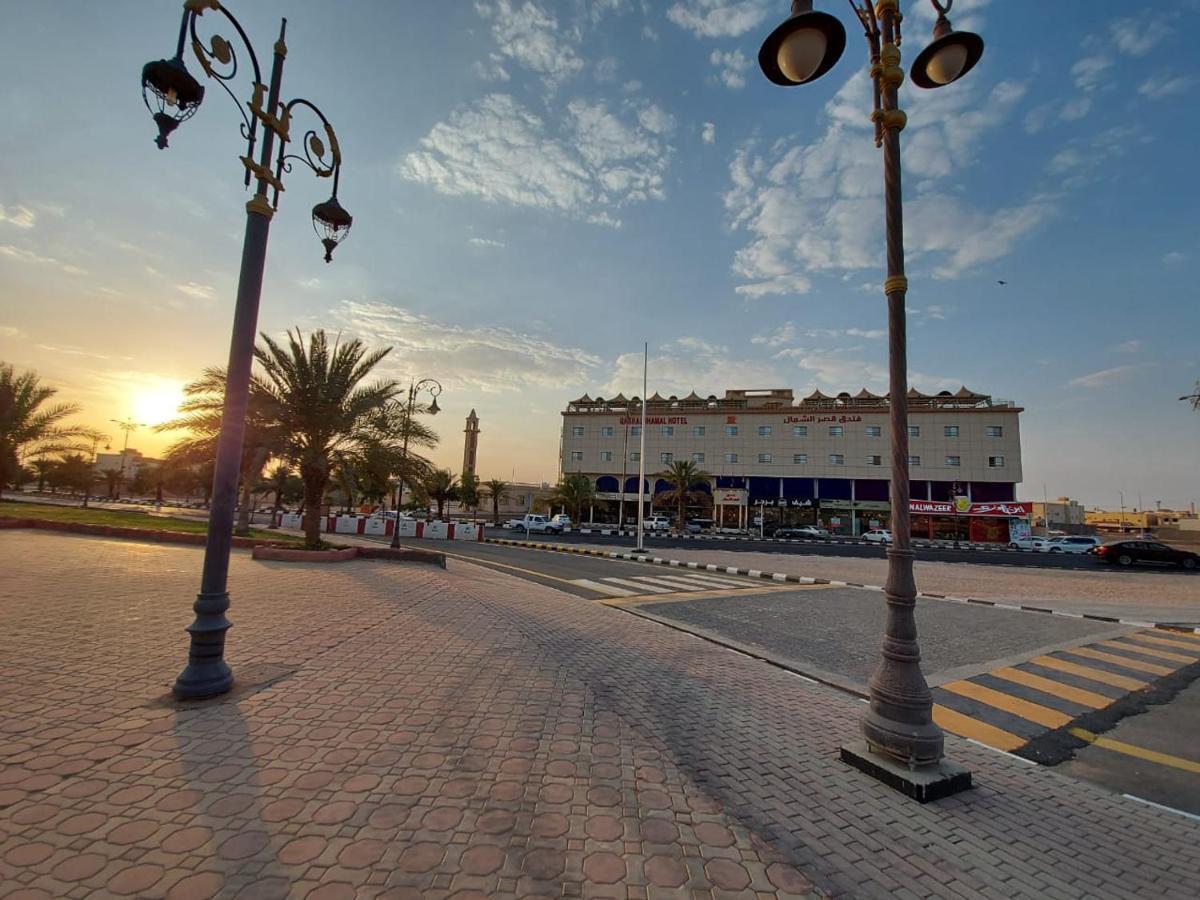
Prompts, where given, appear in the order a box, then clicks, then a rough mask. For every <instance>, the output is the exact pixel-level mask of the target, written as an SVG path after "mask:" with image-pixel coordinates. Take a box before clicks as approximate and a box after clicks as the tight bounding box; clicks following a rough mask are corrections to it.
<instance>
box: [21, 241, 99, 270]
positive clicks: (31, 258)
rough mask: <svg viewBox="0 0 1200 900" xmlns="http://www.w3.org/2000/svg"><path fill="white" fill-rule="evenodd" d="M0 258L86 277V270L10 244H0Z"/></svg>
mask: <svg viewBox="0 0 1200 900" xmlns="http://www.w3.org/2000/svg"><path fill="white" fill-rule="evenodd" d="M0 256H7V257H8V258H9V259H12V260H16V261H17V262H23V263H29V264H31V265H46V266H54V267H56V268H57V269H58V270H59V271H61V272H65V273H67V274H68V275H86V274H87V269H82V268H80V267H79V266H76V265H72V264H71V263H66V262H63V261H62V260H59V259H55V258H54V257H53V256H42V255H41V254H40V253H35V252H34V251H33V250H26V249H25V248H24V247H14V246H13V245H12V244H0Z"/></svg>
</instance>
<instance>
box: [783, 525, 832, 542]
mask: <svg viewBox="0 0 1200 900" xmlns="http://www.w3.org/2000/svg"><path fill="white" fill-rule="evenodd" d="M773 536H774V537H777V538H780V539H781V540H789V541H794V540H803V541H827V540H829V539H830V537H832V535H830V533H829V532H828V531H826V530H825V529H824V528H818V527H817V526H816V525H786V526H783V527H782V528H776V529H775V533H774V535H773Z"/></svg>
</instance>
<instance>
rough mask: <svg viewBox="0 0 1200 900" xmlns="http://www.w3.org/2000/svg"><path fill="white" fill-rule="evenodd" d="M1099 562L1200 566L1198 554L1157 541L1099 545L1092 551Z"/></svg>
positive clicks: (1129, 564) (1190, 567) (1125, 564)
mask: <svg viewBox="0 0 1200 900" xmlns="http://www.w3.org/2000/svg"><path fill="white" fill-rule="evenodd" d="M1092 552H1093V553H1094V554H1095V556H1096V558H1097V559H1098V560H1100V561H1101V562H1106V563H1112V564H1114V565H1118V566H1132V565H1133V564H1134V563H1148V564H1150V565H1157V566H1181V567H1183V568H1185V569H1195V568H1196V566H1197V565H1200V553H1193V552H1192V551H1191V550H1177V549H1175V548H1174V547H1168V546H1167V545H1166V544H1160V543H1159V542H1158V541H1114V542H1113V543H1111V544H1101V545H1100V546H1099V547H1096V548H1095V549H1094V550H1093V551H1092Z"/></svg>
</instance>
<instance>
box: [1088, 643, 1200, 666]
mask: <svg viewBox="0 0 1200 900" xmlns="http://www.w3.org/2000/svg"><path fill="white" fill-rule="evenodd" d="M1099 646H1101V647H1112V648H1113V649H1114V650H1124V651H1125V652H1126V653H1140V654H1142V655H1143V656H1156V657H1158V658H1159V659H1169V660H1171V661H1173V662H1179V663H1194V662H1196V657H1194V656H1184V655H1183V654H1182V653H1172V652H1171V651H1170V650H1160V649H1159V648H1158V647H1135V646H1134V645H1133V644H1126V643H1125V642H1124V641H1101V642H1100V644H1099Z"/></svg>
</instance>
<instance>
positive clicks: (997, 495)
mask: <svg viewBox="0 0 1200 900" xmlns="http://www.w3.org/2000/svg"><path fill="white" fill-rule="evenodd" d="M908 410H909V428H908V431H909V436H908V443H909V448H908V456H909V472H910V479H911V496H912V498H913V500H914V501H923V502H925V503H926V504H929V505H928V506H927V507H925V511H924V512H922V511H921V510H920V509H918V508H916V507H914V516H913V529H914V533H918V534H923V535H927V536H931V537H943V536H947V535H953V534H954V533H961V534H962V535H963V536H966V534H967V532H969V533H970V534H971V535H972V536H976V537H977V538H978V539H985V538H986V539H991V540H1001V539H1003V540H1007V539H1008V535H1007V518H1008V517H1007V516H1005V515H1003V514H1002V513H997V512H996V510H997V509H998V507H996V504H1012V503H1013V502H1014V501H1015V500H1016V486H1017V484H1019V483H1020V481H1021V480H1022V475H1021V439H1020V421H1019V416H1020V413H1021V412H1022V410H1021V409H1020V408H1019V407H1017V406H1016V405H1015V404H1013V403H1011V402H1009V401H1001V400H993V399H992V398H991V397H990V396H988V395H986V394H978V393H975V392H974V391H969V390H967V389H966V388H965V387H964V388H962V389H961V390H959V391H957V392H955V393H951V392H950V391H942V392H941V393H938V394H922V393H920V392H919V391H916V390H911V391H909V394H908ZM644 415H645V422H646V472H647V476H648V477H647V480H646V483H645V484H644V485H643V486H642V491H641V492H640V493H641V497H642V500H643V502H647V503H650V502H651V501H652V498H653V497H654V496H656V495H658V494H661V493H663V492H664V491H666V490H667V489H668V488H667V484H666V482H665V481H664V480H663V479H661V478H659V477H657V473H660V472H662V471H663V470H664V469H666V468H667V467H668V466H670V464H671V463H672V462H674V461H676V460H691V461H692V462H694V463H695V464H696V466H697V467H698V468H700V469H702V470H704V471H706V472H708V473H709V475H710V478H709V479H707V481H706V483H705V484H704V485H701V486H699V489H701V490H705V491H707V492H708V493H710V494H711V496H712V504H711V507H710V511H705V512H704V514H705V515H711V516H713V517H714V518H715V519H716V522H717V525H718V526H719V527H727V528H745V527H747V525H748V524H750V523H751V522H752V521H753V518H754V516H755V515H756V513H757V512H758V510H756V507H757V508H758V509H759V510H761V511H762V514H763V515H764V516H766V517H768V518H774V519H776V520H778V521H786V522H788V523H789V524H793V523H794V524H806V523H818V524H821V525H823V526H825V527H827V528H830V529H831V530H833V531H835V532H838V533H843V534H859V533H861V532H862V531H865V530H867V529H869V528H873V527H886V525H887V523H888V521H889V512H890V508H891V507H890V503H889V474H890V466H891V436H890V423H889V406H888V397H887V396H886V395H883V396H880V395H877V394H872V393H871V392H869V391H867V390H861V391H859V392H858V393H857V394H854V395H851V394H849V393H841V394H837V395H836V396H828V395H825V394H822V393H821V392H819V391H817V392H814V393H812V394H810V395H809V396H807V397H805V398H803V399H800V400H798V399H796V398H795V397H794V396H793V394H792V391H791V389H788V388H776V389H767V390H727V391H726V392H725V396H724V397H722V398H718V397H717V396H715V395H710V396H708V397H701V396H699V395H697V394H696V393H695V392H693V393H692V394H690V395H688V396H686V397H675V396H672V397H661V396H659V395H658V394H655V395H654V396H652V397H650V398H648V399H647V401H646V405H645V411H644ZM642 416H643V411H642V406H641V402H640V400H639V398H637V397H632V398H626V397H624V396H622V395H618V396H616V397H612V398H610V399H608V400H605V399H603V398H599V397H597V398H592V397H589V396H587V395H584V396H583V397H580V398H578V399H577V400H572V401H571V402H569V403H568V404H567V408H566V410H565V411H564V412H563V431H562V457H561V461H560V463H561V470H562V472H563V473H564V474H575V473H578V474H583V475H586V476H588V478H590V479H591V480H592V481H593V484H594V486H595V489H596V492H597V498H598V499H600V500H604V501H608V504H607V505H608V507H609V509H607V510H605V511H604V513H603V515H604V516H605V517H606V518H608V519H609V520H615V518H616V515H618V514H619V513H618V510H619V509H620V507H621V505H622V501H623V502H624V506H625V519H626V520H627V521H628V520H629V519H630V518H631V517H636V509H637V507H636V504H637V502H638V496H639V491H638V478H637V472H638V465H639V462H640V458H639V455H638V454H639V453H640V442H641V431H640V428H641V422H642ZM651 476H653V477H651ZM956 498H958V503H957V504H956V508H957V510H958V515H957V516H956V515H955V509H949V510H947V509H945V508H944V505H945V504H946V503H953V502H954V501H955V500H956ZM976 505H977V506H978V508H977V509H976V508H975V506H976ZM694 512H695V513H696V514H700V513H701V509H700V508H699V507H698V508H697V509H696V510H694ZM976 520H978V521H976ZM1002 532H1003V534H1001V533H1002Z"/></svg>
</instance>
